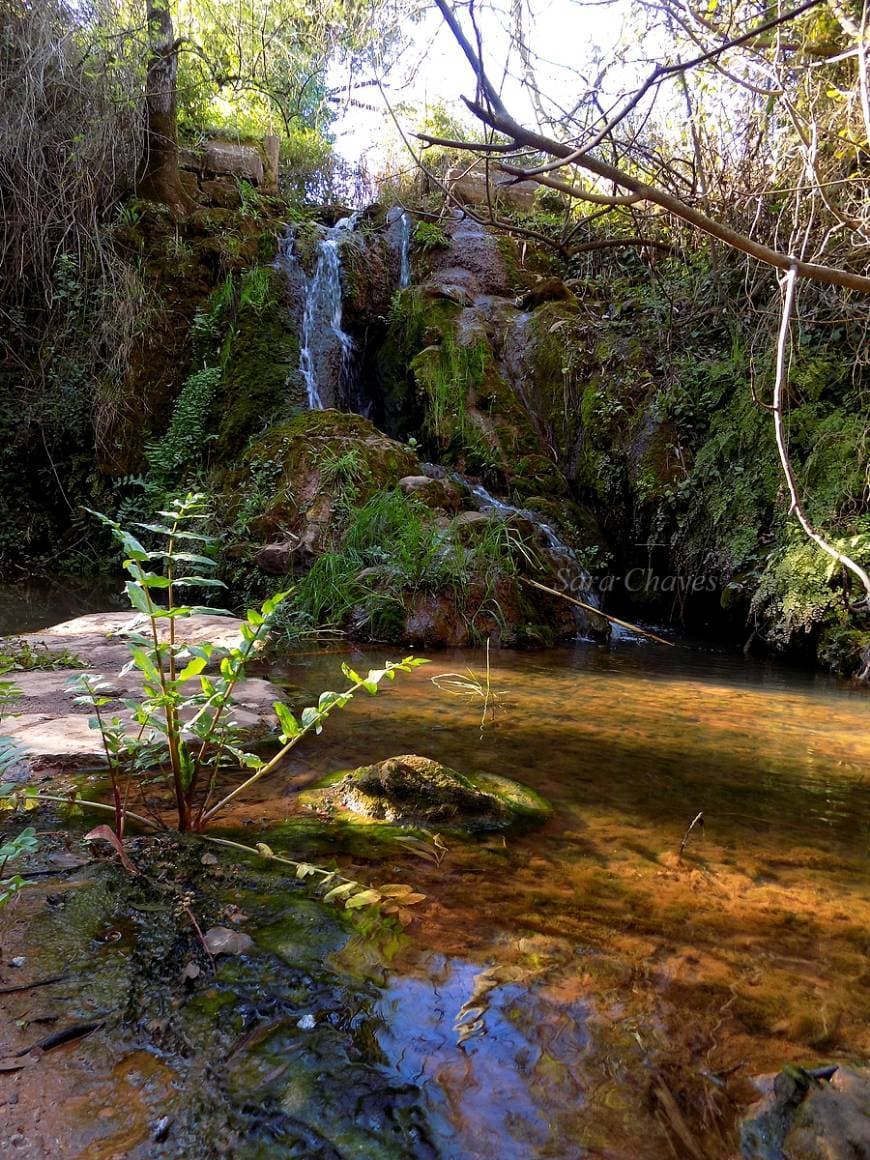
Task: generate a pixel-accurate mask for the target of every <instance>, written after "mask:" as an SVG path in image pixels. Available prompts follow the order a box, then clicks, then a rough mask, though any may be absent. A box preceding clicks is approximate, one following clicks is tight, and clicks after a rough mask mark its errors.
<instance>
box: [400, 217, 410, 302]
mask: <svg viewBox="0 0 870 1160" xmlns="http://www.w3.org/2000/svg"><path fill="white" fill-rule="evenodd" d="M399 224H400V226H401V231H402V232H401V235H400V238H401V241H400V249H399V289H400V290H404V289H405V287H406V286H410V285H411V215H410V214H409V213H407V212H406V211H405V210H402V216H401V217H400V218H399Z"/></svg>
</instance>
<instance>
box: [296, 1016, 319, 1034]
mask: <svg viewBox="0 0 870 1160" xmlns="http://www.w3.org/2000/svg"><path fill="white" fill-rule="evenodd" d="M315 1023H316V1020H315V1018H314V1016H313V1015H312V1014H311V1012H310V1011H309V1012H308V1014H307V1015H303V1016H302V1018H301V1019H300V1020H299V1022H298V1023H297V1024H296V1026H297V1027H299V1028H301V1029H302V1030H303V1031H313V1030H314V1027H315Z"/></svg>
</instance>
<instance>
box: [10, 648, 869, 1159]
mask: <svg viewBox="0 0 870 1160" xmlns="http://www.w3.org/2000/svg"><path fill="white" fill-rule="evenodd" d="M379 655H381V654H375V655H374V656H367V655H364V654H360V653H352V654H350V655H348V654H345V653H343V652H341V651H336V652H333V653H331V654H318V655H310V656H301V657H292V658H289V659H288V660H287V661H286V663H284V664H283V665H282V666H281V668H280V671H279V672H278V673H277V674H275V675H276V677H279V678H280V677H282V676H283V677H284V678H285V680H286V681H287V682H288V685H289V686H290V697H291V700H292V699H295V697H296V696H297V695H298V697H299V698H300V701H304V700H305V696H306V695H307V694H309V693H311V692H313V691H319V690H321V689H323V688H328V687H331V686H333V685H335V684H336V681H337V674H338V669H339V664H340V662H341V660H343V659H348V660H350V662H351V664H353V665H354V667H356V668H360V667H364V666H365V664H366V661H367V660H372V663H374V661H375V660H376V659H377V656H379ZM484 664H485V661H484V657H483V655H482V654H476V653H469V652H464V653H448V654H438V655H436V656H435V657H434V661H433V663H432V665H430V666H429V668H428V669H422V670H419V671H418V672H416V673H415V674H413V675H412V676H409V677H407V678H406V679H404V680H400V681H398V682H397V683H396V684H395V685H394V686H390V687H389V688H388V689H386V690H384V691H383V693H382V694H381V695H379V696H378V698H377V699H376V700H370V699H368V698H367V699H366V700H365V701H361V702H358V703H355V704H354V705H353V706H351V707H350V708H349V709H348V710H347V711H346V712H345V713H343V714H341V715H336V716H335V717H333V719H332V720H331V721H330V722H329V725H328V726H327V728H326V730H325V731H324V733H323V735H322V736H321V737H319V738H317V739H311V740H310V741H307V742H306V743H305V745H304V747H302V748H300V749H299V750H298V751H297V753H296V756H295V758H294V760H293V761H292V762H291V763H290V764H289V765H288V768H287V771H286V774H281V775H278V776H277V777H276V778H275V779H274V780H273V781H272V782H271V784H264V785H263V786H262V789H261V790H260V792H259V793H258V794H255V796H254V797H252V798H249V799H247V800H245V801H244V802H243V803H242V804H240V805H239V807H238V809H237V810H236V812H235V814H234V816H233V817H232V819H231V825H229V826H228V828H227V830H225V831H224V832H225V833H226V834H227V835H228V836H232V837H235V838H238V839H240V840H243V841H246V842H249V843H253V842H255V841H266V842H268V843H269V844H270V845H271V846H272V847H273V848H274V849H275V850H276V851H281V852H284V853H287V854H289V855H290V856H291V857H304V858H310V859H312V860H315V859H316V860H319V861H322V862H323V861H326V862H329V861H332V860H334V861H335V863H337V864H338V865H339V866H340V867H341V868H342V870H343V872H344V873H349V874H351V875H352V876H354V877H357V878H359V879H362V880H364V881H370V882H372V883H375V884H377V883H383V882H409V883H411V884H413V885H414V887H415V888H416V889H417V890H419V891H420V892H422V893H425V894H426V896H427V901H426V902H425V903H424V904H421V905H420V906H419V907H417V908H416V919H415V921H414V923H413V924H412V925H410V926H409V927H408V928H407V929H405V930H402V929H400V928H399V927H398V925H396V924H394V923H393V922H392V921H391V920H384V919H379V918H377V917H376V916H375V915H374V913H373V912H371V911H367V912H365V913H363V914H362V915H358V916H356V917H353V916H351V917H347V916H346V915H345V914H344V912H342V911H339V910H336V909H334V908H333V907H331V906H330V905H326V904H324V903H322V902H321V901H319V900H317V899H315V898H314V897H313V896H312V895H311V893H310V891H309V890H308V889H307V888H306V885H305V884H304V883H299V882H297V881H296V880H295V879H294V878H293V877H292V874H291V875H290V876H288V874H285V873H284V872H282V871H281V870H280V868H269V867H268V866H265V865H264V864H256V863H254V862H253V861H245V860H238V859H236V858H235V857H232V856H225V855H224V854H222V853H221V854H219V856H218V861H217V863H214V862H213V861H212V860H211V859H207V860H206V863H205V864H203V863H202V862H201V860H200V859H201V854H202V852H203V849H204V848H202V847H200V846H198V845H197V846H195V845H193V844H192V843H191V844H184V845H181V846H179V845H177V844H175V843H172V842H170V841H169V840H168V839H166V840H164V839H159V840H157V841H156V842H154V841H153V840H152V841H151V842H150V844H149V843H141V844H140V845H139V846H137V844H136V842H134V844H133V851H134V856H135V857H137V858H140V859H144V860H145V861H146V862H147V864H148V870H149V875H150V876H151V877H153V878H154V879H155V880H156V881H158V882H159V881H161V878H162V879H165V880H166V881H167V882H169V881H171V882H173V883H174V884H175V885H177V884H178V883H179V882H182V883H183V882H185V881H186V882H188V883H189V887H190V895H191V901H190V906H191V909H192V911H194V912H195V913H196V914H197V915H198V916H199V918H200V919H201V921H202V922H203V923H209V924H213V923H216V922H220V923H223V924H225V925H227V926H232V927H233V928H236V927H237V928H238V929H239V930H242V931H244V932H246V933H247V934H248V935H250V936H251V937H252V938H253V940H254V946H253V948H252V949H251V950H250V951H249V952H248V953H246V954H243V955H241V956H235V957H225V958H220V959H218V960H217V968H216V974H215V975H212V974H211V973H210V971H209V969H208V967H207V965H206V964H203V965H202V967H201V970H200V973H199V974H198V975H197V976H196V977H194V978H189V979H186V980H185V979H183V978H182V974H183V972H184V969H185V966H186V964H187V963H188V962H189V961H192V960H196V959H197V950H196V941H195V939H194V938H193V936H192V935H191V932H190V926H189V923H187V922H186V920H185V919H184V916H183V915H179V914H178V913H177V905H176V904H175V903H173V902H171V901H170V902H167V901H164V900H162V898H161V895H160V892H159V889H158V890H157V891H156V892H155V890H154V889H153V888H151V887H147V886H146V885H143V884H142V883H140V882H138V881H137V880H136V879H131V878H130V877H129V876H126V875H124V874H123V872H122V871H121V870H120V868H117V867H115V866H114V865H112V864H111V863H109V862H108V861H105V860H99V859H98V858H95V856H94V852H91V853H89V852H88V851H87V849H86V848H85V847H83V846H82V844H81V842H80V841H79V840H78V837H77V836H74V837H73V839H72V841H71V842H70V843H69V849H66V845H65V840H64V838H63V836H62V835H59V834H58V835H56V836H54V837H52V836H50V835H49V836H46V837H45V838H44V840H43V853H42V855H41V859H42V861H41V862H40V864H39V866H38V867H37V868H38V869H41V870H43V871H47V873H43V874H40V875H39V876H38V877H36V878H35V879H34V881H35V885H34V886H33V887H31V888H30V889H29V890H28V891H27V892H26V893H25V895H23V896H22V898H21V900H20V901H19V903H18V905H16V906H15V907H14V908H11V909H8V910H7V911H6V912H5V913H4V914H3V917H2V923H3V933H2V952H3V953H2V963H3V966H2V980H0V985H2V986H3V987H7V988H8V987H11V986H16V985H18V984H25V983H28V982H31V981H33V980H38V979H44V978H47V977H52V976H54V975H58V974H62V973H63V974H64V978H62V979H61V980H60V981H59V982H56V983H52V984H48V985H46V986H42V987H38V988H36V989H31V990H21V991H14V992H11V993H4V995H3V1000H4V1010H5V1015H6V1017H5V1019H4V1029H3V1051H2V1055H3V1057H4V1059H5V1060H7V1061H8V1060H9V1059H10V1058H11V1057H13V1056H14V1053H15V1052H16V1051H19V1050H21V1049H24V1048H26V1047H28V1046H29V1045H31V1044H33V1043H35V1042H37V1041H39V1040H40V1039H42V1038H43V1037H44V1036H45V1035H47V1034H50V1033H51V1032H53V1031H55V1030H60V1029H63V1028H64V1027H67V1026H70V1025H74V1024H77V1023H92V1022H96V1023H101V1024H102V1026H101V1027H99V1028H98V1029H97V1030H95V1031H93V1032H92V1033H91V1034H90V1035H88V1036H87V1037H86V1038H83V1039H80V1040H77V1041H73V1042H70V1043H67V1044H64V1045H61V1046H59V1047H56V1048H54V1049H53V1050H51V1051H48V1052H47V1053H46V1054H44V1055H42V1057H41V1058H39V1059H37V1060H36V1061H35V1062H33V1063H32V1065H31V1066H28V1067H25V1068H22V1069H20V1070H16V1071H9V1072H6V1073H0V1125H2V1130H0V1135H2V1136H3V1138H4V1139H6V1140H7V1142H8V1146H7V1153H8V1154H9V1155H21V1156H43V1155H55V1156H70V1157H74V1156H81V1157H85V1156H87V1157H88V1158H89V1160H92V1158H102V1157H105V1158H108V1157H114V1156H135V1157H140V1156H141V1157H146V1156H147V1157H151V1156H154V1157H159V1156H212V1155H215V1156H217V1155H233V1156H251V1157H255V1156H257V1157H259V1156H264V1157H265V1156H269V1157H273V1156H274V1157H279V1156H288V1157H297V1156H298V1157H324V1158H325V1157H342V1158H344V1157H347V1158H350V1157H361V1158H365V1160H368V1158H371V1160H375V1158H379V1157H391V1158H392V1157H397V1158H398V1157H421V1158H426V1157H430V1156H431V1157H436V1156H438V1157H444V1158H445V1160H450V1158H455V1160H464V1158H472V1157H481V1158H484V1157H486V1158H488V1157H499V1158H500V1160H508V1158H514V1157H515V1158H517V1160H520V1158H526V1157H558V1158H559V1160H569V1158H573V1157H577V1158H580V1157H584V1156H594V1157H602V1156H604V1157H614V1158H622V1157H639V1158H647V1157H648V1158H650V1160H658V1158H659V1157H661V1158H665V1157H670V1156H674V1155H677V1156H683V1155H688V1156H690V1155H701V1156H704V1157H713V1158H715V1157H727V1156H731V1155H734V1154H735V1152H736V1149H737V1143H736V1123H737V1120H738V1118H739V1116H740V1114H741V1112H742V1111H743V1109H744V1108H745V1107H746V1106H747V1104H748V1103H750V1102H752V1100H753V1099H754V1098H755V1091H754V1089H753V1087H752V1085H751V1084H750V1082H749V1081H750V1078H751V1077H752V1076H755V1075H758V1074H759V1073H763V1072H772V1071H776V1070H778V1069H779V1068H780V1067H781V1066H782V1065H783V1064H785V1063H787V1062H791V1061H794V1062H798V1063H801V1064H807V1065H816V1064H818V1063H820V1062H824V1061H827V1060H831V1059H836V1060H841V1061H849V1060H856V1061H857V1060H860V1058H861V1057H862V1056H865V1055H866V1053H867V1051H868V1050H870V1042H868V1030H867V1025H866V1019H865V1015H866V1010H867V982H868V974H867V958H866V954H867V938H868V935H867V932H868V918H870V903H868V899H867V894H866V886H867V880H868V879H867V871H868V868H870V863H868V858H867V834H868V822H870V792H868V784H867V770H868V768H870V760H868V759H870V731H868V728H867V722H868V713H867V695H866V691H865V690H859V689H857V688H853V687H850V686H847V685H843V684H837V683H835V682H833V681H831V680H827V679H825V678H821V677H814V676H811V675H807V674H803V673H799V672H792V671H787V670H782V669H775V668H772V667H770V668H769V667H762V666H758V665H750V664H744V663H743V662H738V661H736V660H732V659H730V658H724V657H721V656H717V655H711V654H702V653H698V652H691V651H689V650H686V649H674V650H667V651H666V650H664V649H656V648H654V647H652V646H650V647H646V646H636V645H631V644H627V643H626V644H621V645H617V646H616V647H615V648H614V649H613V650H611V651H607V650H604V649H600V648H597V647H595V646H587V645H577V646H576V647H575V648H573V649H570V650H565V651H562V652H549V653H546V654H544V653H523V654H505V653H498V654H493V675H492V680H493V687H494V688H495V689H496V690H497V691H498V694H499V701H498V708H497V712H496V716H495V720H494V722H493V723H491V724H489V725H488V726H487V727H486V728H485V729H483V730H482V731H481V728H480V705H479V703H475V702H472V701H468V702H467V701H465V700H463V699H462V698H458V697H453V696H450V695H448V694H447V693H445V692H444V691H439V689H438V688H436V687H435V686H434V685H433V684H432V683H431V681H430V679H429V678H430V677H431V676H432V675H433V674H434V673H437V672H444V671H447V670H453V671H462V670H464V669H466V668H468V667H471V668H472V669H474V670H476V671H478V672H482V671H483V669H484ZM402 753H420V754H424V755H426V756H430V757H433V758H437V759H438V760H440V761H443V762H444V763H446V764H447V765H449V766H451V767H453V768H455V769H458V770H465V771H469V772H479V773H484V774H486V773H489V774H500V775H506V776H509V777H513V778H516V779H517V780H519V781H521V782H524V783H526V784H528V785H529V786H531V787H532V788H533V789H535V790H536V791H538V792H539V793H541V794H542V795H543V796H545V797H546V798H547V799H548V800H549V801H550V803H551V804H552V806H553V812H552V815H551V816H550V817H549V818H548V820H546V821H545V822H544V823H543V824H542V825H540V826H538V827H537V828H529V829H527V830H525V831H522V832H519V833H515V834H513V835H511V834H508V835H506V836H503V835H502V834H491V835H484V836H480V837H477V838H475V839H473V840H468V841H463V840H460V839H458V838H448V842H447V844H448V846H449V852H448V854H447V856H446V857H445V858H444V860H443V861H441V863H440V864H438V865H436V864H435V863H434V862H431V861H429V860H428V859H425V858H420V857H417V856H415V855H414V853H413V852H412V851H411V850H409V849H407V848H406V847H403V846H402V845H401V844H400V843H398V842H396V841H394V840H393V839H392V837H391V831H387V832H386V833H382V832H381V831H380V830H379V829H378V828H377V827H366V826H360V827H349V826H347V825H345V824H340V823H339V824H333V823H331V822H330V820H329V819H328V818H320V817H317V816H314V815H312V814H310V813H307V814H305V815H304V816H300V814H299V812H298V799H297V792H296V791H297V790H298V788H299V787H300V786H301V785H303V784H305V783H308V782H309V781H310V780H311V779H312V775H320V774H325V773H328V772H332V771H335V770H339V769H348V768H353V767H355V766H358V765H360V764H362V763H367V762H370V761H377V760H380V759H382V758H385V757H388V756H391V755H395V754H402ZM258 788H259V787H258ZM699 811H703V814H704V821H705V826H704V829H703V831H701V829H700V827H696V828H695V830H693V832H692V834H691V836H690V839H689V842H688V845H687V847H686V849H685V851H684V853H683V856H682V858H680V856H679V850H680V844H681V840H682V838H683V835H684V833H685V831H686V828H687V826H688V825H689V823H690V822H691V821H692V819H693V818H694V817H695V816H696V815H697V814H698V812H699ZM40 823H41V826H40V828H45V829H57V828H59V827H58V826H56V823H55V821H53V820H52V819H50V818H49V817H48V815H45V816H44V817H42V818H41V819H40ZM87 824H92V823H90V822H85V821H84V820H81V821H75V822H74V823H73V825H74V826H75V827H78V829H77V831H76V833H77V834H79V835H80V834H81V833H83V832H84V828H85V826H86V825H87ZM216 832H217V831H216ZM79 863H81V864H79ZM172 897H173V898H175V897H176V895H175V894H173V895H172ZM173 906H175V907H176V909H175V910H173ZM18 955H23V956H25V958H26V962H25V963H24V964H23V965H22V966H19V967H17V968H13V967H10V966H9V965H8V964H9V962H10V960H11V959H12V958H14V957H16V956H18ZM197 961H199V960H197ZM693 1149H694V1151H693Z"/></svg>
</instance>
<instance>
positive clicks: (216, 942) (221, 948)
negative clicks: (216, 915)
mask: <svg viewBox="0 0 870 1160" xmlns="http://www.w3.org/2000/svg"><path fill="white" fill-rule="evenodd" d="M203 942H204V943H205V946H206V949H207V950H208V952H209V954H212V955H243V954H245V952H246V951H249V950H250V949H251V947H252V946H253V945H254V940H253V939H252V938H251V936H250V935H249V934H244V933H243V932H242V931H240V930H230V929H229V927H226V926H213V927H211V929H210V930H207V931H206V932H205V935H204V936H203Z"/></svg>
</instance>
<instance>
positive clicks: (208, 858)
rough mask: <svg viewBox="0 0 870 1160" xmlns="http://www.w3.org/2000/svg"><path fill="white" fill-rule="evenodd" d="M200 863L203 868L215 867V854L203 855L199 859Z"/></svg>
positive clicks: (216, 860)
mask: <svg viewBox="0 0 870 1160" xmlns="http://www.w3.org/2000/svg"><path fill="white" fill-rule="evenodd" d="M200 862H201V863H202V864H203V866H217V863H218V859H217V854H203V856H202V857H201V858H200Z"/></svg>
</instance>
